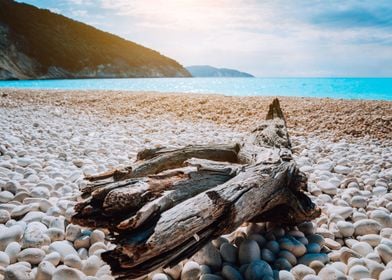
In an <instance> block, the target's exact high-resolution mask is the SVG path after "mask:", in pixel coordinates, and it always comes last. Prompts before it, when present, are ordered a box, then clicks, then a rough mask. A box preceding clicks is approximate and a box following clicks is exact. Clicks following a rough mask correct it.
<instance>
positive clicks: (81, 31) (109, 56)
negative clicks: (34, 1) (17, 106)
mask: <svg viewBox="0 0 392 280" xmlns="http://www.w3.org/2000/svg"><path fill="white" fill-rule="evenodd" d="M190 76H191V75H190V74H189V72H188V71H187V70H186V69H185V68H184V67H182V66H181V65H180V64H179V63H178V62H176V61H175V60H173V59H170V58H168V57H165V56H163V55H161V54H159V53H158V52H156V51H154V50H151V49H148V48H145V47H143V46H141V45H138V44H136V43H134V42H131V41H127V40H125V39H122V38H120V37H118V36H115V35H113V34H110V33H107V32H103V31H100V30H98V29H96V28H94V27H92V26H89V25H86V24H84V23H81V22H77V21H74V20H72V19H69V18H66V17H64V16H62V15H58V14H55V13H52V12H50V11H49V10H44V9H38V8H36V7H34V6H31V5H27V4H22V3H17V2H15V1H12V0H0V80H8V79H55V78H131V77H190Z"/></svg>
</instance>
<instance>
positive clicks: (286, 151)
mask: <svg viewBox="0 0 392 280" xmlns="http://www.w3.org/2000/svg"><path fill="white" fill-rule="evenodd" d="M290 148H291V143H290V139H289V135H288V133H287V129H286V124H285V119H284V116H283V112H282V110H281V108H280V105H279V101H278V100H277V99H275V100H274V101H273V103H272V104H271V105H270V107H269V110H268V113H267V117H266V119H265V120H262V121H260V124H259V125H258V126H257V127H256V128H255V129H254V130H252V131H251V133H250V134H249V137H248V138H247V139H246V140H245V141H244V142H243V143H241V144H235V145H216V146H215V145H214V146H188V147H184V148H181V149H171V148H159V149H150V150H144V151H142V152H140V153H139V154H138V157H137V158H138V161H137V162H136V163H135V165H134V166H132V167H130V168H128V169H126V171H123V172H122V173H121V174H123V175H120V176H115V173H113V174H112V175H111V176H107V177H105V178H102V176H101V177H99V179H97V180H92V182H91V183H90V184H89V185H88V186H87V187H85V188H84V189H83V190H82V191H83V192H84V194H85V196H86V199H85V200H84V201H82V202H80V203H79V204H77V205H76V208H75V210H76V212H77V213H76V215H75V216H74V217H73V222H75V223H79V224H81V225H87V226H94V227H104V228H106V229H108V230H109V231H110V232H111V234H112V237H113V240H112V241H113V242H114V243H115V244H116V248H115V249H114V250H111V251H107V252H104V253H103V254H102V258H103V259H104V260H105V261H106V262H107V263H108V264H109V265H110V266H111V268H112V272H113V274H114V275H116V276H117V277H119V278H120V279H131V278H136V277H139V276H142V275H144V274H147V273H149V272H151V271H152V270H154V269H156V268H159V267H161V266H164V267H165V266H172V265H175V264H177V263H178V262H179V261H181V260H183V259H185V258H189V257H191V256H192V255H193V254H195V253H196V252H197V251H198V250H200V249H201V248H202V247H203V246H204V245H205V244H206V243H207V242H209V241H210V240H211V239H214V238H216V237H218V236H220V235H222V234H227V233H230V232H232V231H234V230H235V229H236V228H238V227H239V226H240V225H241V224H242V223H244V222H260V221H274V222H277V221H279V222H281V223H282V224H297V223H301V222H304V221H308V220H311V219H313V218H315V217H317V216H319V215H320V210H319V209H317V208H316V207H315V205H314V204H313V203H312V202H311V201H310V199H309V198H308V197H307V196H306V195H305V194H304V193H303V190H305V189H306V183H307V179H306V176H305V175H304V174H303V173H301V172H300V171H299V170H298V168H297V167H296V164H295V162H294V161H293V158H292V155H291V150H290ZM121 176H123V177H121ZM124 178H127V179H124ZM90 179H91V178H90Z"/></svg>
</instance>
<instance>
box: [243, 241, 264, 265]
mask: <svg viewBox="0 0 392 280" xmlns="http://www.w3.org/2000/svg"><path fill="white" fill-rule="evenodd" d="M238 258H239V262H240V264H247V263H251V262H253V261H256V260H260V248H259V245H258V244H257V242H256V241H254V240H244V241H243V242H242V243H241V245H240V248H239V250H238Z"/></svg>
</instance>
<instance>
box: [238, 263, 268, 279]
mask: <svg viewBox="0 0 392 280" xmlns="http://www.w3.org/2000/svg"><path fill="white" fill-rule="evenodd" d="M266 276H267V277H268V276H269V277H273V272H272V268H271V266H270V265H269V264H268V263H267V262H265V261H262V260H257V261H253V262H251V263H250V264H249V266H248V268H247V269H246V271H245V279H246V280H259V279H264V278H265V277H266Z"/></svg>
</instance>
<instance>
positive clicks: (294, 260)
mask: <svg viewBox="0 0 392 280" xmlns="http://www.w3.org/2000/svg"><path fill="white" fill-rule="evenodd" d="M278 256H279V257H282V258H285V259H286V260H288V261H289V263H290V264H291V266H295V265H296V264H297V258H296V257H295V256H294V255H293V254H292V253H291V252H289V251H287V250H282V251H280V252H279V254H278Z"/></svg>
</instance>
